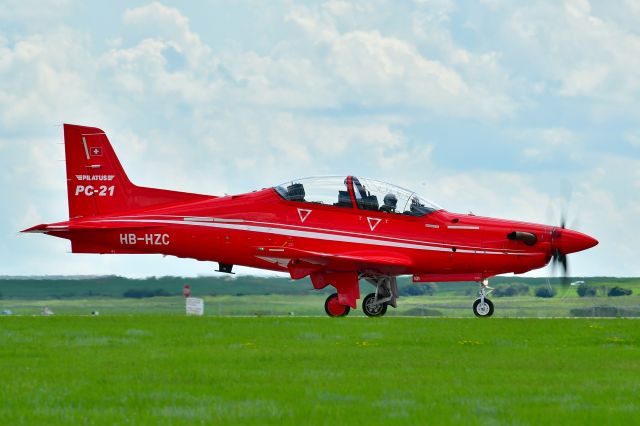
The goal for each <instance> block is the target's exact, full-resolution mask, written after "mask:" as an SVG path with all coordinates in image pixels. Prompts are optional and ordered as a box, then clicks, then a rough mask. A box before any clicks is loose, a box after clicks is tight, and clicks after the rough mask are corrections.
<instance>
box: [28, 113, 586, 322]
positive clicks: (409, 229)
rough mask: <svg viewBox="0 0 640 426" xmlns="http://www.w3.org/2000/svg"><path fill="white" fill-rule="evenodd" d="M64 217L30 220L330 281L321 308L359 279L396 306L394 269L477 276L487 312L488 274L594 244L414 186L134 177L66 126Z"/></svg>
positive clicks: (333, 307) (59, 233) (113, 247)
mask: <svg viewBox="0 0 640 426" xmlns="http://www.w3.org/2000/svg"><path fill="white" fill-rule="evenodd" d="M64 139H65V156H66V168H67V193H68V194H67V195H68V201H69V220H66V221H62V222H56V223H50V224H42V225H37V226H34V227H32V228H29V229H26V230H24V231H23V232H38V233H45V234H49V235H53V236H55V237H60V238H66V239H68V240H70V241H71V248H72V252H73V253H100V254H120V253H124V254H134V253H161V254H163V255H172V256H178V257H188V258H194V259H198V260H203V261H215V262H218V264H219V268H218V271H219V272H225V273H231V270H232V268H233V265H244V266H249V267H254V268H260V269H268V270H273V271H282V272H287V273H289V274H290V276H291V278H292V279H300V278H303V277H307V276H308V277H310V278H311V282H312V283H313V286H314V288H316V289H322V288H324V287H326V286H329V285H330V286H333V287H335V289H336V293H334V294H332V295H331V296H329V297H328V298H327V300H326V302H325V311H326V312H327V314H328V315H329V316H334V317H335V316H344V315H347V314H348V313H349V311H350V308H356V301H357V300H358V299H359V298H360V289H359V285H358V283H359V280H360V279H364V280H366V281H367V282H369V283H370V284H371V285H373V287H374V288H375V291H374V292H372V293H371V294H368V295H367V296H366V297H365V298H364V300H363V301H362V309H363V311H364V313H365V314H366V315H368V316H381V315H384V314H385V312H386V311H387V307H388V306H389V305H391V306H393V307H396V301H397V299H398V288H397V284H396V277H397V276H399V275H412V276H413V282H437V281H477V282H478V283H479V297H478V299H477V300H475V302H474V303H473V311H474V313H475V314H476V315H477V316H490V315H492V314H493V304H492V303H491V301H490V300H489V299H488V298H487V295H488V294H489V292H490V290H489V287H488V286H487V279H488V278H490V277H492V276H495V275H498V274H504V273H511V272H513V273H516V274H520V273H524V272H527V271H530V270H532V269H536V268H541V267H543V266H545V265H547V264H548V263H549V262H550V261H551V260H552V259H553V260H554V261H556V262H559V263H560V264H561V265H562V266H564V267H565V270H566V264H567V263H566V262H567V258H566V256H567V255H568V254H569V253H574V252H578V251H581V250H586V249H588V248H590V247H593V246H595V245H596V244H598V241H596V240H595V239H594V238H591V237H590V236H588V235H585V234H582V233H579V232H576V231H572V230H569V229H565V228H564V226H560V227H554V226H546V225H538V224H532V223H525V222H514V221H510V220H503V219H492V218H486V217H479V216H474V215H471V214H458V213H450V212H448V211H445V210H443V209H442V208H440V207H438V206H437V205H436V204H434V203H432V202H430V201H428V200H426V199H424V198H422V197H420V196H419V195H417V194H416V193H414V192H412V191H408V190H406V189H403V188H399V187H397V186H394V185H390V184H387V183H383V182H379V181H376V180H370V179H363V178H356V177H355V176H347V177H344V176H340V177H316V178H304V179H295V180H293V181H290V182H287V183H284V184H282V185H278V186H275V187H272V188H267V189H262V190H260V191H253V192H249V193H246V194H239V195H227V196H220V197H217V196H211V195H201V194H191V193H186V192H177V191H169V190H164V189H155V188H144V187H140V186H136V185H134V184H133V183H131V181H130V180H129V179H128V178H127V175H126V173H125V172H124V170H123V168H122V166H121V164H120V162H119V161H118V158H117V157H116V155H115V152H114V151H113V148H112V147H111V144H110V143H109V140H108V139H107V136H106V134H105V133H104V132H103V131H102V130H100V129H97V128H94V127H84V126H77V125H71V124H65V125H64Z"/></svg>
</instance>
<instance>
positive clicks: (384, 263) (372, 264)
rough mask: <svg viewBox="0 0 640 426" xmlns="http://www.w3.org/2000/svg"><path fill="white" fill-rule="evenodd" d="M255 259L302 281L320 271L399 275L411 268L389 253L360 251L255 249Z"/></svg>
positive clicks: (409, 260) (404, 260)
mask: <svg viewBox="0 0 640 426" xmlns="http://www.w3.org/2000/svg"><path fill="white" fill-rule="evenodd" d="M256 250H257V253H258V254H257V256H256V257H258V258H259V259H262V260H264V261H267V262H271V263H277V264H279V265H280V266H283V267H286V268H287V269H288V270H289V273H290V274H291V278H293V279H298V278H303V277H306V276H307V275H309V274H311V273H314V272H321V271H353V272H362V271H374V272H379V273H385V274H389V275H400V274H403V273H406V271H407V270H408V269H409V268H411V266H413V264H412V262H411V259H410V258H409V257H407V256H403V255H400V254H397V253H393V252H387V251H379V250H361V251H349V252H342V253H327V252H320V251H310V250H300V249H296V248H291V247H258V248H256Z"/></svg>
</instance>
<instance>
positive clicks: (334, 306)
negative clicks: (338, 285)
mask: <svg viewBox="0 0 640 426" xmlns="http://www.w3.org/2000/svg"><path fill="white" fill-rule="evenodd" d="M324 311H325V312H326V313H327V315H329V316H330V317H346V316H347V315H349V311H351V308H350V307H349V306H347V305H343V304H342V303H340V302H338V294H337V293H333V294H332V295H331V296H329V297H327V301H326V302H324Z"/></svg>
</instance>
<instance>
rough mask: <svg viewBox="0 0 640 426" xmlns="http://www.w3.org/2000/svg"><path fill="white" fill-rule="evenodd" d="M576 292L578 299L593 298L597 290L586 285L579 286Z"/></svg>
mask: <svg viewBox="0 0 640 426" xmlns="http://www.w3.org/2000/svg"><path fill="white" fill-rule="evenodd" d="M576 292H577V293H578V296H580V297H594V296H595V295H596V293H597V292H598V288H597V287H593V286H588V285H586V284H580V285H579V286H578V288H576Z"/></svg>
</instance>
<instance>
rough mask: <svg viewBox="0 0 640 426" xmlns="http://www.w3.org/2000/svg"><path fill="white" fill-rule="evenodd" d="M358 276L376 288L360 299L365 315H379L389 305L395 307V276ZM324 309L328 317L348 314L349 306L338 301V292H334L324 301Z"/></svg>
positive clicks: (396, 291)
mask: <svg viewBox="0 0 640 426" xmlns="http://www.w3.org/2000/svg"><path fill="white" fill-rule="evenodd" d="M359 278H364V279H365V280H367V282H368V283H369V284H371V285H373V286H374V287H375V288H376V291H375V292H374V293H370V294H367V295H366V296H365V298H364V299H363V300H362V311H363V312H364V314H365V315H366V316H368V317H381V316H383V315H384V314H385V313H387V308H388V307H389V306H393V307H394V308H395V307H396V300H397V299H398V283H397V282H396V278H395V277H389V276H386V275H373V274H371V275H369V274H367V275H365V274H362V275H360V276H359ZM324 310H325V312H326V313H327V315H329V316H330V317H344V316H347V315H349V312H350V311H351V308H350V307H349V306H347V305H343V304H342V303H340V301H339V300H338V294H337V293H334V294H332V295H331V296H329V297H327V300H326V302H324Z"/></svg>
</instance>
